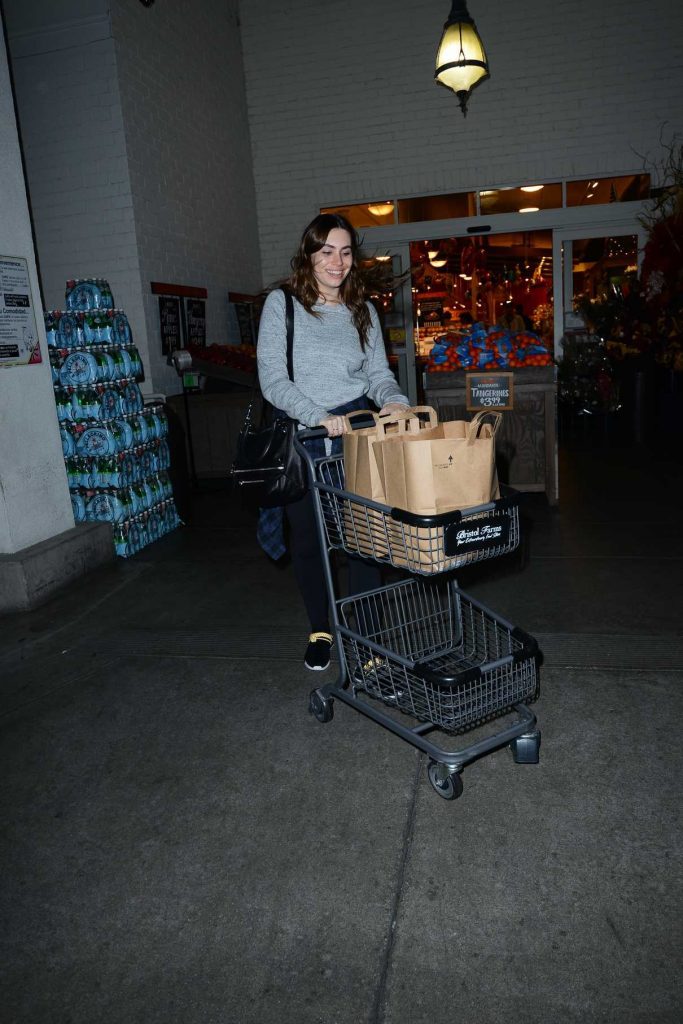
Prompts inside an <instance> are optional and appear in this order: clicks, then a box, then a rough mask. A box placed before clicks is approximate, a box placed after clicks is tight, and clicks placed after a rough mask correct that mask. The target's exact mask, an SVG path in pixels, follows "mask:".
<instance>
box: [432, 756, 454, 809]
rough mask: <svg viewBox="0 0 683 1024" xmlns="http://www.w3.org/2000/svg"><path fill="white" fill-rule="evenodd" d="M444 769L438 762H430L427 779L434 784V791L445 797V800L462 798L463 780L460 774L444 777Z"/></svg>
mask: <svg viewBox="0 0 683 1024" xmlns="http://www.w3.org/2000/svg"><path fill="white" fill-rule="evenodd" d="M443 770H444V769H443V767H442V766H441V765H440V764H439V763H438V762H437V761H430V762H429V764H428V766H427V778H428V779H429V781H430V782H431V784H432V789H433V790H434V791H435V792H436V793H438V794H439V796H440V797H443V799H444V800H457V799H458V797H459V796H462V779H461V777H460V773H459V772H452V773H451V774H450V775H446V776H445V777H444V776H443V775H442V772H443Z"/></svg>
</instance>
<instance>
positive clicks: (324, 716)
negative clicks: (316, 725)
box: [308, 690, 334, 722]
mask: <svg viewBox="0 0 683 1024" xmlns="http://www.w3.org/2000/svg"><path fill="white" fill-rule="evenodd" d="M308 711H309V713H310V714H311V715H313V717H314V718H317V719H318V721H319V722H331V721H332V716H333V715H334V707H333V704H332V701H331V700H329V699H326V698H325V697H323V696H321V694H320V693H319V692H318V691H317V690H311V696H310V698H309V701H308Z"/></svg>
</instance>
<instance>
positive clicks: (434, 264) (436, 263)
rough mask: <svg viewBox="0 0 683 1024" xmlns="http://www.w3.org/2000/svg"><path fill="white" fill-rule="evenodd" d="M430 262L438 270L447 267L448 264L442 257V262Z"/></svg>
mask: <svg viewBox="0 0 683 1024" xmlns="http://www.w3.org/2000/svg"><path fill="white" fill-rule="evenodd" d="M429 262H430V263H431V265H432V266H433V267H435V268H436V269H437V270H439V269H440V268H441V267H445V266H446V262H447V261H446V260H445V259H443V257H442V258H441V259H440V260H430V261H429Z"/></svg>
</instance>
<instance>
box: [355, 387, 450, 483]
mask: <svg viewBox="0 0 683 1024" xmlns="http://www.w3.org/2000/svg"><path fill="white" fill-rule="evenodd" d="M418 413H425V414H427V416H428V424H427V423H424V422H423V420H421V419H420V418H419V417H418V415H417V414H418ZM360 416H363V417H365V418H367V417H369V416H371V417H372V418H373V420H374V426H372V427H361V428H359V429H358V430H354V429H353V420H354V418H356V417H360ZM346 420H347V423H348V426H349V429H348V431H347V433H345V434H344V436H343V443H344V481H345V483H344V489H345V490H347V491H352V492H353V493H354V494H359V495H360V496H361V497H363V498H370V499H371V500H372V501H379V502H384V487H383V484H382V475H381V472H380V468H379V467H378V465H377V459H376V456H375V451H374V448H373V443H374V442H375V441H382V440H384V439H385V438H387V437H390V436H391V437H398V436H400V435H401V434H403V433H406V432H412V431H418V430H421V429H427V426H428V427H429V428H433V427H435V426H436V425H437V416H436V412H435V411H434V409H432V408H431V407H429V406H417V407H416V408H414V409H406V411H405V412H404V413H397V414H394V415H392V416H379V414H378V413H374V412H370V411H369V410H361V411H360V412H353V413H349V414H348V415H347V417H346Z"/></svg>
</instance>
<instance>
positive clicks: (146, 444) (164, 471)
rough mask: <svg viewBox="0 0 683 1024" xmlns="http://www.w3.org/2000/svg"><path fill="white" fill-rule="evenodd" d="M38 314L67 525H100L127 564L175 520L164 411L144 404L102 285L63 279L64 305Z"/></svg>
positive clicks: (128, 347) (124, 332) (120, 322)
mask: <svg viewBox="0 0 683 1024" xmlns="http://www.w3.org/2000/svg"><path fill="white" fill-rule="evenodd" d="M105 304H106V305H105ZM44 316H45V330H46V333H47V343H48V346H49V352H50V367H51V370H52V382H53V386H54V393H55V402H56V406H57V419H58V420H59V430H60V435H61V439H62V450H63V453H64V463H65V466H66V475H67V479H68V484H69V490H70V492H71V505H72V508H73V513H74V520H75V522H77V523H80V522H84V521H87V520H102V521H106V522H110V523H111V524H112V531H113V542H114V549H115V551H116V554H117V555H120V556H121V557H122V558H127V557H128V556H130V555H132V554H135V552H136V551H139V550H140V549H141V548H143V547H145V546H146V545H147V544H151V543H152V542H153V541H155V540H157V538H159V537H161V536H162V535H163V534H165V533H168V532H169V531H171V530H174V529H175V528H176V526H178V525H179V523H180V520H179V518H178V513H177V511H176V507H175V502H174V498H173V489H172V486H171V479H170V476H169V473H168V470H169V468H170V459H171V455H170V449H169V445H168V441H167V435H168V421H167V419H166V413H165V411H164V409H163V407H162V406H161V405H160V404H156V403H155V404H152V403H148V404H145V401H144V398H143V396H142V392H141V391H140V386H139V381H141V380H142V379H143V377H144V371H143V365H142V360H141V358H140V353H139V352H138V350H137V348H136V347H135V345H134V344H133V339H132V335H131V331H130V325H129V323H128V317H127V316H126V314H125V313H124V311H123V310H120V309H115V308H114V300H113V297H112V294H111V289H110V288H109V285H108V284H107V282H106V281H103V280H100V279H95V278H88V279H83V280H80V281H68V282H67V290H66V309H65V310H58V309H56V310H47V311H46V312H45V314H44Z"/></svg>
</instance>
